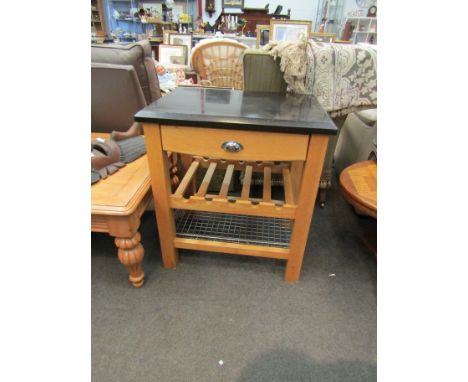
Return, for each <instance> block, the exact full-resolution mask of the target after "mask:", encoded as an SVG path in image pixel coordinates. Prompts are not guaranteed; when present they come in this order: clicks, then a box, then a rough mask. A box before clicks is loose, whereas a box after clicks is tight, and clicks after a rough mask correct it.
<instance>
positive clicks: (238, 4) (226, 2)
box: [221, 0, 244, 8]
mask: <svg viewBox="0 0 468 382" xmlns="http://www.w3.org/2000/svg"><path fill="white" fill-rule="evenodd" d="M221 8H244V0H223V5H222V7H221Z"/></svg>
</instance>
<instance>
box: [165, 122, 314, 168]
mask: <svg viewBox="0 0 468 382" xmlns="http://www.w3.org/2000/svg"><path fill="white" fill-rule="evenodd" d="M161 137H162V145H163V149H164V150H166V151H174V152H178V153H183V154H190V155H197V156H205V157H209V158H213V159H229V160H245V161H296V160H305V158H306V155H307V146H308V143H309V136H308V135H300V134H285V133H264V132H260V131H242V130H226V129H209V128H204V129H202V128H195V127H184V126H162V127H161ZM226 142H231V143H230V144H227V146H228V147H227V148H223V147H222V146H223V144H225V143H226ZM239 144H240V145H239ZM229 149H231V150H235V149H239V151H229Z"/></svg>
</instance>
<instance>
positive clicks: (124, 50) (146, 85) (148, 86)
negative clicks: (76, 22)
mask: <svg viewBox="0 0 468 382" xmlns="http://www.w3.org/2000/svg"><path fill="white" fill-rule="evenodd" d="M91 62H100V63H106V64H114V65H132V66H133V67H134V68H135V72H136V74H137V77H138V80H139V81H140V86H141V90H142V91H143V94H144V96H145V99H146V103H147V104H148V105H149V104H150V103H152V102H154V101H156V100H157V99H159V98H160V97H161V91H160V90H159V81H158V76H157V75H156V69H155V66H154V61H153V59H152V58H151V45H150V42H149V41H147V40H143V41H139V42H137V43H133V44H125V45H122V44H91Z"/></svg>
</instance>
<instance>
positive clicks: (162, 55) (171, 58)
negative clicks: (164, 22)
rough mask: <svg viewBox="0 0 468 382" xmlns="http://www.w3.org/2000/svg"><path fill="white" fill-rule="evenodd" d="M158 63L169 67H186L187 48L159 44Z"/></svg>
mask: <svg viewBox="0 0 468 382" xmlns="http://www.w3.org/2000/svg"><path fill="white" fill-rule="evenodd" d="M158 49H159V50H158V57H159V60H158V61H159V63H160V64H161V65H163V66H166V67H168V66H169V67H170V66H174V65H187V47H186V46H185V45H169V44H160V45H159V47H158Z"/></svg>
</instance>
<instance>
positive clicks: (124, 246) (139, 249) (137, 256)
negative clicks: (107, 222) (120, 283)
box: [115, 232, 145, 288]
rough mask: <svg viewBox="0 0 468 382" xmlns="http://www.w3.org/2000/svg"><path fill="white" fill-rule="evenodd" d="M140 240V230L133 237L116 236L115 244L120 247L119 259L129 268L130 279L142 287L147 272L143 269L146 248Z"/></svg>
mask: <svg viewBox="0 0 468 382" xmlns="http://www.w3.org/2000/svg"><path fill="white" fill-rule="evenodd" d="M140 240H141V235H140V233H139V232H137V233H135V235H134V236H133V237H129V238H124V237H116V238H115V245H116V246H117V248H118V249H119V250H118V255H119V260H120V262H121V263H122V264H123V265H124V266H125V268H127V271H128V279H129V281H130V282H131V283H132V284H133V286H134V287H135V288H140V287H141V286H142V285H143V283H144V282H145V273H144V272H143V270H142V269H141V262H142V261H143V256H144V253H145V250H144V248H143V246H142V245H141V243H140Z"/></svg>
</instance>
